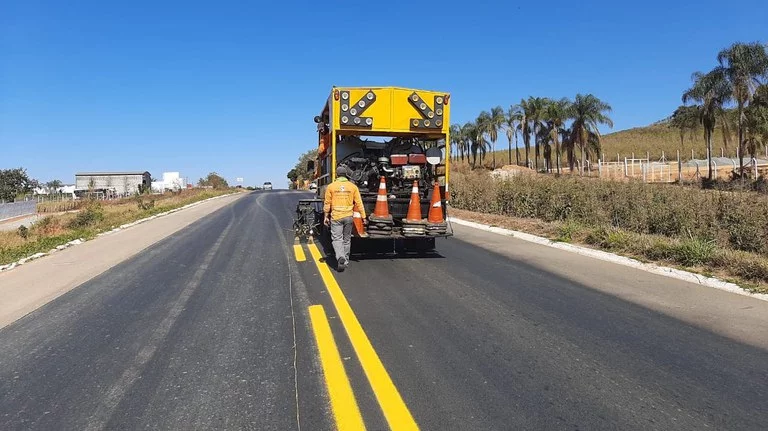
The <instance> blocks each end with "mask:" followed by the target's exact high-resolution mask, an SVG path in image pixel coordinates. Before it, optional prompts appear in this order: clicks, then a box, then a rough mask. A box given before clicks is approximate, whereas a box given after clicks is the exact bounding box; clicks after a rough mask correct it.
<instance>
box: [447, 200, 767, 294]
mask: <svg viewBox="0 0 768 431" xmlns="http://www.w3.org/2000/svg"><path fill="white" fill-rule="evenodd" d="M450 214H451V216H453V217H458V218H461V219H464V220H469V221H474V222H478V223H483V224H487V225H491V226H498V227H502V228H505V229H511V230H516V231H520V232H526V233H530V234H533V235H538V236H541V237H544V238H548V239H551V240H553V241H561V242H568V243H574V244H580V245H583V246H587V247H591V248H595V249H602V250H606V251H610V252H612V253H616V254H619V255H622V256H626V257H631V258H635V259H638V260H640V261H644V262H655V263H658V264H663V265H667V266H672V267H676V268H680V269H684V270H687V271H691V272H696V273H699V274H703V275H706V276H710V277H718V278H720V279H723V280H729V281H732V282H734V283H737V284H738V285H740V286H741V287H743V288H744V289H746V290H749V291H751V292H756V293H768V259H766V258H765V257H762V256H759V255H756V254H753V253H746V252H740V251H733V250H726V249H722V248H719V247H717V246H715V245H714V243H713V242H711V241H706V240H697V239H687V240H679V239H675V238H669V237H664V236H659V235H648V234H637V233H632V232H627V231H625V230H622V229H613V228H590V227H585V226H582V225H580V224H577V223H574V222H557V221H553V222H544V221H541V220H533V219H522V218H517V217H508V216H500V215H494V214H484V213H478V212H474V211H467V210H461V209H457V208H450Z"/></svg>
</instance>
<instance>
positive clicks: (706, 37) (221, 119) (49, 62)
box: [0, 0, 768, 187]
mask: <svg viewBox="0 0 768 431" xmlns="http://www.w3.org/2000/svg"><path fill="white" fill-rule="evenodd" d="M677 3H678V2H675V1H663V2H657V1H643V2H622V1H614V2H574V1H568V2H564V1H559V0H552V1H549V2H545V3H536V2H527V3H524V4H523V3H519V2H504V1H498V2H485V1H482V0H474V1H471V2H468V1H461V2H460V1H453V0H445V1H440V2H414V1H399V0H398V1H386V2H384V1H380V2H362V1H361V2H353V1H341V2H337V1H326V2H317V1H313V2H292V1H275V2H267V1H257V2H254V1H241V2H232V1H224V0H217V1H215V2H196V1H189V0H187V1H184V2H181V1H178V2H176V1H163V2H156V1H152V2H150V1H129V2H128V1H126V2H110V1H106V2H105V1H71V2H65V1H40V0H20V1H9V0H0V168H12V167H23V168H26V169H27V171H28V173H29V174H30V176H31V177H34V178H37V179H38V180H41V181H48V180H52V179H60V180H62V181H64V182H65V183H72V182H73V181H74V174H75V172H79V171H125V170H131V171H133V170H148V171H150V172H151V173H152V175H153V176H154V177H161V176H162V172H165V171H179V172H181V174H182V176H184V177H187V178H189V180H190V181H195V182H196V181H197V179H198V178H200V177H202V176H205V175H206V174H207V173H208V172H211V171H215V172H217V173H219V174H221V175H222V176H224V177H225V178H227V179H228V180H229V181H230V183H235V179H236V178H237V177H242V178H244V183H243V184H244V185H258V184H261V183H263V182H264V181H271V182H273V183H274V184H275V186H276V187H287V179H286V176H285V175H286V173H287V172H288V170H290V169H291V168H292V167H293V165H294V164H295V163H296V161H297V159H298V156H299V155H300V154H301V153H302V152H304V151H307V150H309V149H312V148H314V146H315V145H316V143H315V141H316V136H317V135H316V129H315V124H314V122H313V120H312V119H313V117H314V116H315V115H317V114H318V113H319V111H320V109H321V108H322V106H323V103H324V102H325V100H326V98H327V97H328V95H329V93H330V89H331V87H332V86H334V85H336V86H388V85H394V86H401V87H414V88H423V89H430V90H438V91H447V92H450V93H451V103H452V105H451V109H452V111H451V116H452V118H451V121H452V122H454V123H464V122H466V121H469V120H473V119H475V118H476V117H477V114H478V113H479V112H480V111H481V110H484V109H485V110H488V109H490V108H491V107H493V106H497V105H501V106H503V107H504V108H505V109H506V108H508V107H509V105H511V104H515V103H517V102H519V101H520V99H521V98H526V97H528V96H531V95H533V96H542V97H555V98H560V97H569V98H573V96H575V95H576V94H577V93H583V94H586V93H592V94H594V95H596V96H597V97H599V98H601V99H602V100H604V101H606V102H608V103H609V104H610V105H611V106H612V107H613V111H612V112H611V114H610V116H611V118H612V119H613V121H614V128H613V131H616V130H622V129H627V128H631V127H637V126H643V125H647V124H650V123H652V122H654V121H657V120H659V119H662V118H664V117H666V116H668V115H669V114H670V113H671V112H672V111H673V110H674V109H675V108H676V107H677V106H678V105H679V104H680V95H681V94H682V92H683V91H684V90H685V89H686V88H687V87H688V86H689V85H690V77H691V74H692V73H693V72H694V71H697V70H702V71H706V70H708V69H710V68H712V67H713V66H714V65H715V63H716V55H717V52H718V51H719V50H721V49H723V48H725V47H727V46H729V45H730V44H732V43H734V42H736V41H762V42H766V40H767V39H768V32H766V29H767V28H768V27H766V24H765V23H766V22H768V2H766V1H765V0H758V1H752V0H740V1H739V2H738V7H735V6H732V5H726V3H723V2H722V0H720V1H717V2H710V1H708V0H702V1H698V2H691V5H682V4H681V5H678V4H677ZM610 131H611V130H610V129H603V130H602V132H603V133H608V132H610ZM502 139H506V138H502Z"/></svg>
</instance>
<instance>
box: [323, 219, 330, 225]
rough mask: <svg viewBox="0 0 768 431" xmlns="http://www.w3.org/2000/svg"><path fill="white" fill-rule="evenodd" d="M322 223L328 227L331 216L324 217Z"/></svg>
mask: <svg viewBox="0 0 768 431" xmlns="http://www.w3.org/2000/svg"><path fill="white" fill-rule="evenodd" d="M323 223H325V225H326V226H328V227H330V226H331V218H330V217H326V218H325V220H324V221H323Z"/></svg>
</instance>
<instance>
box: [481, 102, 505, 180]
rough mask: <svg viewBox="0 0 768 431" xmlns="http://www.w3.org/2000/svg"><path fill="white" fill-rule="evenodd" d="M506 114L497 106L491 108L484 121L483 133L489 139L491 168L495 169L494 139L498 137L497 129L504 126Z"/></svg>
mask: <svg viewBox="0 0 768 431" xmlns="http://www.w3.org/2000/svg"><path fill="white" fill-rule="evenodd" d="M505 120H506V116H505V115H504V108H502V107H501V106H497V107H495V108H491V114H490V116H489V117H488V119H487V121H486V123H485V133H486V134H487V135H488V140H490V141H491V154H492V157H493V169H496V140H497V139H499V130H501V129H502V128H503V127H504V122H505Z"/></svg>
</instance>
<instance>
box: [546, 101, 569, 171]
mask: <svg viewBox="0 0 768 431" xmlns="http://www.w3.org/2000/svg"><path fill="white" fill-rule="evenodd" d="M570 106H571V101H570V100H568V99H567V98H565V97H564V98H562V99H560V100H549V101H548V103H547V105H546V106H545V107H544V112H543V119H544V121H545V122H546V124H547V132H548V133H547V135H548V138H549V139H550V140H551V141H552V143H553V144H554V147H555V160H556V166H557V173H558V174H559V173H560V154H561V148H560V136H561V135H562V134H564V133H565V130H564V127H565V121H566V120H567V118H568V110H569V109H570ZM547 163H549V164H550V165H551V163H552V161H551V160H549V161H548V162H547Z"/></svg>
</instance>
